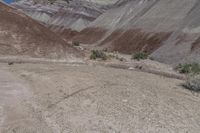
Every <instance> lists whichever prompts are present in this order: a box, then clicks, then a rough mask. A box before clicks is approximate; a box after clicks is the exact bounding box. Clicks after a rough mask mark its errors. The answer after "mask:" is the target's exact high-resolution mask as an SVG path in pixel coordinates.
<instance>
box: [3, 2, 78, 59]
mask: <svg viewBox="0 0 200 133" xmlns="http://www.w3.org/2000/svg"><path fill="white" fill-rule="evenodd" d="M0 18H1V19H0V55H1V56H4V57H5V56H15V57H16V56H23V57H24V56H25V57H34V58H35V57H36V58H51V59H67V58H71V57H75V56H80V52H79V51H77V50H76V49H74V48H73V47H71V46H70V45H69V44H67V43H66V42H65V41H64V40H62V39H61V38H60V37H59V36H58V35H56V34H55V33H53V32H51V31H50V30H49V29H47V28H46V27H44V26H43V25H41V24H39V23H37V22H36V21H34V20H32V19H31V18H30V17H28V16H26V15H24V14H23V13H21V12H19V11H17V10H16V9H14V8H12V7H9V6H7V5H5V4H3V3H1V2H0Z"/></svg>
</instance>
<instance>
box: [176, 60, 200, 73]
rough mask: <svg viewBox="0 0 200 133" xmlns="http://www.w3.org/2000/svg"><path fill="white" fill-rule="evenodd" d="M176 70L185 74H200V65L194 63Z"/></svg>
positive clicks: (182, 65)
mask: <svg viewBox="0 0 200 133" xmlns="http://www.w3.org/2000/svg"><path fill="white" fill-rule="evenodd" d="M176 69H177V70H178V71H179V72H180V73H183V74H193V75H197V74H200V64H198V63H192V64H179V65H178V66H177V67H176Z"/></svg>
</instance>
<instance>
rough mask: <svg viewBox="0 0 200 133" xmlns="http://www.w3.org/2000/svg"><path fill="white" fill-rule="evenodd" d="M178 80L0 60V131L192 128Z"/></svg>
mask: <svg viewBox="0 0 200 133" xmlns="http://www.w3.org/2000/svg"><path fill="white" fill-rule="evenodd" d="M183 82H184V81H182V80H177V79H171V78H166V77H162V76H158V75H154V74H149V73H144V72H138V71H129V70H123V69H115V68H106V67H102V66H98V65H97V66H90V65H80V64H79V65H76V64H71V65H66V64H65V65H64V64H63V65H62V64H58V65H55V64H14V65H12V66H8V65H6V64H0V84H1V86H0V92H1V93H0V132H1V133H51V132H53V133H134V132H136V133H161V132H162V133H165V132H166V133H169V132H172V133H173V132H174V133H178V132H180V133H187V132H188V133H197V132H199V129H200V113H199V109H200V97H199V94H197V93H192V92H190V91H188V90H185V89H184V88H182V87H181V84H182V83H183Z"/></svg>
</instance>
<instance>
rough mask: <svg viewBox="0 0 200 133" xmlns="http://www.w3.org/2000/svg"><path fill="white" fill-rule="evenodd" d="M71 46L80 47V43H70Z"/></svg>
mask: <svg viewBox="0 0 200 133" xmlns="http://www.w3.org/2000/svg"><path fill="white" fill-rule="evenodd" d="M72 45H73V46H80V43H79V42H77V41H74V42H72Z"/></svg>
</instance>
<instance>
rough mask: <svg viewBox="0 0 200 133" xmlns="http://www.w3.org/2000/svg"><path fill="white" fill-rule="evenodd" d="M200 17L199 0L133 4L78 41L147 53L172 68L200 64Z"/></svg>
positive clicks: (108, 15) (149, 0) (109, 14)
mask: <svg viewBox="0 0 200 133" xmlns="http://www.w3.org/2000/svg"><path fill="white" fill-rule="evenodd" d="M121 2H123V1H121ZM124 4H125V5H124ZM118 5H121V4H120V3H118ZM199 13H200V2H199V1H198V0H129V1H125V3H124V2H123V5H122V6H119V7H118V8H114V9H111V10H109V11H107V12H106V13H104V14H103V15H101V16H100V17H99V18H98V19H96V20H95V21H94V22H92V23H91V24H90V25H89V26H88V27H87V28H85V29H84V30H82V31H81V32H80V34H79V35H78V36H76V37H75V40H77V41H80V42H82V43H85V44H96V45H98V46H101V47H104V48H107V49H109V50H111V51H119V52H122V53H126V54H127V53H128V54H132V53H134V52H137V51H145V52H147V53H149V54H151V56H152V58H154V59H156V60H159V61H161V62H165V63H169V64H177V63H180V62H189V61H190V62H191V61H198V62H200V58H199V57H200V56H199V55H200V52H199V47H200V30H199V25H200V23H199V22H200V21H199V19H200V18H199Z"/></svg>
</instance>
